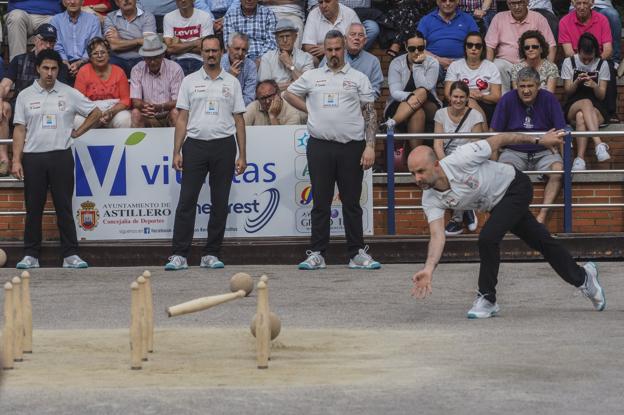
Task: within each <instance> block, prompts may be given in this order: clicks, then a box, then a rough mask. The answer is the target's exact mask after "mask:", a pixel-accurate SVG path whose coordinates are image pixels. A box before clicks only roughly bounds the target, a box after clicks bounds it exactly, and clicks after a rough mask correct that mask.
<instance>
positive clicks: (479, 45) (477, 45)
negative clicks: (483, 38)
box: [466, 42, 483, 50]
mask: <svg viewBox="0 0 624 415" xmlns="http://www.w3.org/2000/svg"><path fill="white" fill-rule="evenodd" d="M482 48H483V43H472V42H466V49H476V50H481V49H482Z"/></svg>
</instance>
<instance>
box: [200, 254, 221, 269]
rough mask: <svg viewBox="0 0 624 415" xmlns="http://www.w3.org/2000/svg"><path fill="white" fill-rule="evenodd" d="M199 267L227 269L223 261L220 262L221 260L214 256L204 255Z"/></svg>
mask: <svg viewBox="0 0 624 415" xmlns="http://www.w3.org/2000/svg"><path fill="white" fill-rule="evenodd" d="M199 266H200V267H201V268H212V269H215V268H223V267H225V264H223V261H221V260H219V258H217V257H216V256H214V255H204V256H203V257H201V261H200V263H199Z"/></svg>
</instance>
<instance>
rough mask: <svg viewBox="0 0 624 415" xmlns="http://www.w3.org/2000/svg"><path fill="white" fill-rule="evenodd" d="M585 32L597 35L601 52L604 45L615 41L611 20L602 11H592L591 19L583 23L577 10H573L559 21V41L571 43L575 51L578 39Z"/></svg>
mask: <svg viewBox="0 0 624 415" xmlns="http://www.w3.org/2000/svg"><path fill="white" fill-rule="evenodd" d="M585 32H589V33H591V34H592V35H594V36H596V39H597V40H598V44H599V45H600V52H602V45H604V44H605V43H612V41H613V38H612V37H611V26H609V20H607V18H606V17H605V16H603V15H602V14H600V13H596V12H594V11H592V12H591V15H590V16H589V19H588V20H587V21H586V22H585V23H581V22H579V20H578V17H577V16H576V11H574V10H572V11H571V12H570V13H568V14H566V15H565V16H563V18H562V19H561V20H560V21H559V43H561V44H562V45H563V44H564V43H568V44H571V45H572V49H574V51H575V52H577V51H578V41H579V39H580V37H581V35H582V34H583V33H585Z"/></svg>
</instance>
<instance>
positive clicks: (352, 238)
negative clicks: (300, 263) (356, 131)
mask: <svg viewBox="0 0 624 415" xmlns="http://www.w3.org/2000/svg"><path fill="white" fill-rule="evenodd" d="M364 147H365V143H364V141H350V142H348V143H346V144H342V143H337V142H335V141H327V140H320V139H317V138H314V137H310V139H309V140H308V147H307V158H308V168H309V171H310V183H311V184H312V198H313V206H312V236H311V241H310V245H311V247H310V249H311V250H312V251H319V252H321V255H323V256H324V255H325V251H326V250H327V246H328V245H329V231H330V222H329V221H330V214H331V203H332V199H333V197H334V186H335V184H338V192H339V194H340V200H341V202H342V216H343V218H344V227H345V234H346V237H347V249H348V252H349V257H350V258H352V257H354V256H355V255H356V254H357V253H358V250H360V249H361V248H363V247H364V231H363V229H362V207H361V206H360V195H361V193H362V177H363V175H364V172H363V170H362V166H361V165H360V160H361V158H362V152H363V151H364Z"/></svg>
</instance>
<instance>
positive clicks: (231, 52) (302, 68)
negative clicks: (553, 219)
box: [0, 0, 624, 221]
mask: <svg viewBox="0 0 624 415" xmlns="http://www.w3.org/2000/svg"><path fill="white" fill-rule="evenodd" d="M501 6H502V7H501ZM501 8H504V9H506V10H502V9H501ZM4 23H5V25H6V28H5V29H6V33H7V37H6V39H5V40H6V44H7V45H8V51H9V64H8V66H7V69H6V70H3V71H2V81H1V82H0V99H1V101H0V138H7V137H8V136H9V129H10V127H11V126H10V119H11V116H12V111H13V108H14V104H15V99H16V97H17V95H18V94H19V92H20V91H22V90H23V89H25V88H26V87H28V86H29V85H30V84H32V82H33V81H34V80H35V79H36V78H37V73H36V68H35V65H34V61H35V57H36V55H37V54H38V53H39V52H40V51H41V50H44V49H52V48H53V49H55V50H56V51H57V52H59V54H60V55H61V57H62V59H63V64H64V65H63V66H62V68H61V71H60V74H59V77H58V79H59V80H60V81H61V82H64V83H67V84H69V85H72V86H74V87H75V88H76V89H77V90H79V91H80V92H82V93H83V94H84V95H85V96H87V97H88V98H89V99H90V100H92V101H94V102H95V103H96V105H97V107H98V108H99V109H100V111H101V113H102V116H101V118H100V120H99V126H100V127H102V128H107V127H109V128H119V127H164V126H173V125H174V124H175V121H176V118H177V111H176V99H177V95H178V89H179V87H180V84H181V82H182V79H183V78H184V76H188V75H189V74H191V73H193V72H196V71H198V70H200V69H201V67H202V57H201V55H200V48H199V45H200V40H201V39H202V38H203V37H204V36H206V35H211V34H217V35H220V36H222V39H223V40H224V45H225V52H226V53H224V54H223V57H222V60H221V66H222V68H223V70H224V71H227V72H229V73H230V74H231V75H233V76H234V77H236V78H237V79H238V80H239V82H240V84H241V88H242V91H243V97H244V102H245V105H247V114H246V115H245V120H246V122H247V123H248V124H249V125H282V124H299V123H302V122H305V120H306V114H305V113H303V112H300V111H298V110H297V109H295V108H294V107H292V106H291V105H290V104H288V103H287V102H285V101H284V100H282V98H281V94H282V93H283V91H284V90H285V89H286V88H287V87H288V86H289V85H290V84H291V83H292V82H294V81H296V80H297V79H298V78H299V77H300V76H301V74H303V73H304V72H306V71H308V70H310V69H312V68H314V67H317V66H319V65H324V61H323V58H324V50H323V39H324V37H325V34H326V33H327V31H329V30H339V31H340V32H342V33H343V34H344V35H345V38H346V51H345V60H346V62H348V63H349V65H350V66H352V67H353V68H355V69H356V70H358V71H360V72H362V73H364V74H365V75H366V76H368V78H369V79H370V81H371V84H372V86H373V89H374V92H375V95H376V98H377V99H379V98H380V96H381V88H382V84H383V81H384V75H385V76H386V77H387V78H386V79H387V84H388V87H389V97H388V98H387V102H386V107H385V110H384V119H385V124H386V126H389V127H393V128H396V129H399V130H402V131H405V132H411V133H418V132H424V131H426V130H427V129H429V130H428V131H433V130H435V131H447V132H448V131H449V130H450V129H451V130H452V129H453V127H452V125H456V127H457V124H458V120H457V117H463V115H465V112H466V111H467V109H470V111H468V112H470V113H471V114H472V115H471V116H470V122H469V123H468V124H466V125H465V126H463V130H461V131H474V128H478V129H479V130H487V129H492V130H496V131H504V130H509V129H513V130H528V131H536V130H539V129H548V128H549V127H553V128H561V127H563V126H565V125H566V124H569V125H571V126H573V127H574V128H576V129H578V130H594V131H595V130H597V129H598V128H599V127H600V126H601V125H603V124H605V123H609V122H616V121H617V115H616V98H617V97H616V90H617V89H616V78H617V77H618V76H622V74H623V73H624V64H622V62H621V61H620V59H621V55H620V43H621V30H622V22H621V16H620V14H619V13H618V12H617V10H616V9H615V8H614V5H613V3H612V2H611V0H571V1H563V0H556V1H550V0H506V1H505V2H502V1H496V0H392V1H387V2H378V1H371V0H368V1H367V0H362V1H357V0H354V1H349V0H340V1H339V0H309V1H307V2H306V1H303V0H265V1H258V0H194V1H193V0H158V1H155V0H99V1H98V0H62V1H50V0H14V1H11V0H10V1H9V2H8V9H7V13H6V15H5V16H4ZM374 43H375V44H377V45H379V47H380V48H381V49H382V50H385V51H386V53H387V54H388V55H390V56H392V57H393V59H392V61H391V62H390V65H389V69H388V72H387V73H386V74H383V73H382V68H381V65H380V59H379V58H378V57H377V56H375V55H372V54H371V53H369V52H368V51H367V50H368V49H370V48H371V47H372V45H373V44H374ZM28 45H33V46H32V49H30V51H29V49H28ZM558 47H559V48H560V50H561V51H562V52H563V56H564V59H563V60H562V59H561V58H560V59H559V60H557V50H558ZM560 79H561V81H560ZM458 82H460V83H462V84H465V86H466V88H464V87H459V86H458V84H457V83H458ZM558 83H560V84H563V87H564V92H565V99H564V101H563V102H562V103H561V104H559V103H557V105H554V102H557V101H556V99H555V97H554V95H553V94H554V92H555V88H556V86H557V84H558ZM446 105H448V110H447V112H444V113H441V112H440V111H442V110H443V109H444V107H445V106H446ZM462 105H463V106H465V109H464V110H461V109H462V108H460V107H461V106H462ZM542 106H546V108H547V110H544V111H546V112H544V111H542ZM502 108H504V110H503V109H502ZM460 110H461V111H460ZM508 111H509V113H505V112H508ZM544 114H550V115H549V118H548V120H543V119H542V118H543V115H544ZM449 120H451V121H449ZM546 121H548V122H546ZM81 122H82V120H81V119H79V118H78V119H77V120H76V124H77V125H79V124H80V123H81ZM477 126H478V127H477ZM591 141H592V142H593V144H594V151H595V153H596V157H597V160H598V161H599V162H602V161H605V160H608V159H609V158H610V154H609V147H608V145H607V144H606V143H604V142H602V141H601V139H600V137H593V138H592V140H591ZM588 142H589V140H588V139H586V138H579V139H578V140H577V146H576V158H575V160H574V169H576V170H581V169H585V168H586V162H585V158H586V151H587V147H588ZM417 144H419V142H418V141H417V140H412V142H411V145H412V146H413V145H417ZM534 147H535V146H534ZM534 147H531V146H523V147H521V148H514V149H506V150H505V151H503V153H502V154H501V159H502V160H504V161H505V160H506V161H507V162H510V163H512V164H514V165H518V166H520V165H521V164H526V162H527V160H531V163H533V164H539V165H540V166H542V165H543V167H544V168H546V169H557V168H558V166H559V164H558V163H559V161H558V160H554V159H552V157H546V158H545V160H546V161H544V162H540V161H539V160H540V157H538V156H539V155H540V154H539V153H540V152H541V151H542V149H540V148H537V147H535V148H534ZM436 151H438V152H440V155H442V154H443V153H444V151H446V150H444V149H442V150H440V149H437V150H436ZM507 151H513V152H514V154H515V155H514V156H513V157H512V156H508V155H505V154H506V152H507ZM508 154H512V153H508ZM507 159H509V160H507ZM8 171H9V159H8V154H7V146H0V174H7V172H8ZM547 180H548V182H549V184H548V185H547V186H549V187H548V188H547V189H550V190H552V192H551V193H549V192H547V195H549V196H550V195H551V194H552V193H554V195H556V190H558V186H559V184H558V181H559V177H558V176H557V175H549V176H548V177H547ZM553 197H554V196H553ZM462 214H463V213H462V212H459V213H458V215H460V216H461V215H462ZM456 216H457V215H456ZM538 219H539V220H540V221H545V213H544V214H543V215H540V217H539V218H538Z"/></svg>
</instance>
